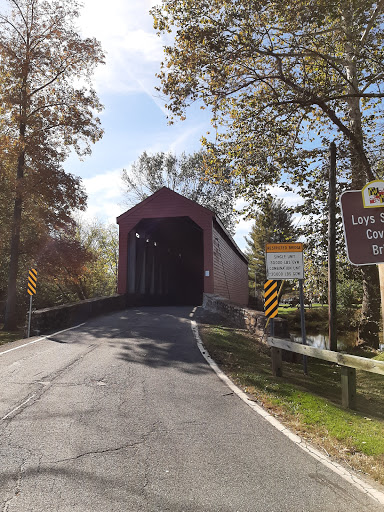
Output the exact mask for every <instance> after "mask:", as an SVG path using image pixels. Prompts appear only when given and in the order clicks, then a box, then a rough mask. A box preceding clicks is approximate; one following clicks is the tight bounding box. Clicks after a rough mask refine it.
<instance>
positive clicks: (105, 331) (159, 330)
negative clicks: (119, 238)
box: [48, 307, 210, 374]
mask: <svg viewBox="0 0 384 512" xmlns="http://www.w3.org/2000/svg"><path fill="white" fill-rule="evenodd" d="M192 311H193V308H191V307H140V308H132V309H128V310H126V311H119V312H118V313H114V314H112V315H107V316H104V317H99V318H97V319H94V320H91V321H89V322H87V323H86V324H85V325H84V326H83V327H81V328H79V329H76V330H73V331H67V332H65V333H60V334H57V335H52V336H49V338H48V339H50V340H51V341H55V342H56V343H82V344H89V343H92V342H95V340H99V341H102V342H105V343H108V344H109V346H110V347H111V348H117V349H118V356H117V357H118V358H119V359H120V360H123V361H127V362H129V363H131V364H141V365H145V366H149V367H151V368H164V367H170V366H171V367H173V368H175V369H178V370H180V371H182V372H185V373H189V374H200V373H206V372H209V371H210V370H209V367H208V365H207V364H206V362H205V360H204V359H203V357H202V356H201V354H200V351H199V350H198V348H197V347H196V342H195V339H194V337H193V334H192V330H191V323H190V322H191V318H192V316H193V313H192Z"/></svg>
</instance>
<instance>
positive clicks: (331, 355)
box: [267, 337, 384, 375]
mask: <svg viewBox="0 0 384 512" xmlns="http://www.w3.org/2000/svg"><path fill="white" fill-rule="evenodd" d="M267 343H268V345H269V346H270V347H276V348H281V349H284V350H288V351H290V352H296V353H297V354H304V355H306V356H309V357H315V358H317V359H323V360H324V361H331V362H332V363H336V364H340V365H342V366H349V367H350V368H356V369H358V370H364V371H366V372H371V373H378V374H380V375H384V361H376V360H375V359H368V358H366V357H359V356H352V355H350V354H342V353H340V352H333V351H332V350H323V349H321V348H315V347H310V346H309V345H301V344H300V343H294V342H293V341H290V340H286V339H282V338H270V337H268V340H267Z"/></svg>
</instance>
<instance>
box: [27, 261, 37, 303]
mask: <svg viewBox="0 0 384 512" xmlns="http://www.w3.org/2000/svg"><path fill="white" fill-rule="evenodd" d="M36 284H37V272H36V270H35V269H34V268H31V270H30V271H29V277H28V288H27V292H28V293H29V295H31V296H32V295H35V294H36Z"/></svg>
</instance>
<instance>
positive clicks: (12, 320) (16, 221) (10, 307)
mask: <svg viewBox="0 0 384 512" xmlns="http://www.w3.org/2000/svg"><path fill="white" fill-rule="evenodd" d="M21 212H22V200H21V198H17V199H15V206H14V210H13V224H12V237H11V258H10V263H9V274H8V288H7V302H6V306H5V321H4V330H5V331H14V330H16V329H17V312H16V282H17V272H18V268H19V248H20V228H21Z"/></svg>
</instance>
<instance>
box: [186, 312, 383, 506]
mask: <svg viewBox="0 0 384 512" xmlns="http://www.w3.org/2000/svg"><path fill="white" fill-rule="evenodd" d="M191 328H192V332H193V334H194V336H195V339H196V343H197V346H198V347H199V350H200V352H201V353H202V355H203V357H204V358H205V360H206V361H207V363H208V364H209V366H210V367H211V368H212V370H214V371H215V372H216V374H217V375H218V377H219V378H220V379H221V380H222V381H223V382H224V383H225V384H226V385H227V386H228V387H229V388H230V389H231V390H232V391H233V392H234V393H235V394H236V395H237V396H238V397H239V398H241V400H243V401H244V402H245V403H246V404H247V405H249V407H251V409H253V410H254V411H255V412H256V413H257V414H259V415H260V416H262V417H263V418H264V419H265V420H266V421H268V423H270V424H271V425H272V426H274V427H275V428H277V430H279V431H280V432H281V433H282V434H284V435H285V436H287V437H288V438H289V439H290V440H291V441H293V442H294V443H295V444H296V445H297V446H299V447H300V448H301V449H302V450H304V451H305V452H306V453H308V454H309V455H311V457H313V458H314V459H316V460H317V461H318V462H321V463H322V464H324V466H326V467H327V468H329V469H331V470H332V471H334V472H335V473H337V474H338V475H339V476H341V477H342V478H344V480H347V482H349V483H350V484H352V485H353V486H354V487H357V489H359V490H360V491H361V492H363V493H365V494H368V496H370V497H371V498H373V499H374V500H375V501H376V502H378V503H380V504H382V505H384V493H383V492H381V491H379V490H377V489H375V488H374V487H372V486H371V485H369V483H368V482H365V481H364V480H361V479H360V478H359V477H358V476H356V475H355V474H353V473H352V472H350V471H348V470H347V469H346V468H344V467H343V466H341V465H340V464H338V463H337V462H334V461H332V460H331V459H330V458H328V457H326V456H325V455H324V454H323V453H321V452H320V451H319V450H317V449H316V448H314V447H312V446H311V445H309V444H308V443H306V442H305V441H304V439H302V438H301V437H300V436H298V435H296V434H294V433H293V432H292V431H291V430H289V429H288V428H287V427H285V426H284V425H283V424H282V423H280V421H279V420H277V419H276V418H275V417H274V416H272V415H271V414H269V412H267V411H266V410H265V409H263V408H262V407H261V406H260V405H257V404H256V403H255V402H253V401H252V400H250V399H249V398H248V396H247V395H246V393H244V391H242V390H241V389H240V388H239V387H237V386H236V384H234V383H233V382H232V381H231V380H230V379H229V377H227V375H225V373H224V372H223V371H222V370H221V369H220V368H219V367H218V366H217V364H216V363H215V361H214V360H213V359H212V358H211V356H210V355H209V353H208V351H207V350H206V348H205V347H204V345H203V342H202V341H201V338H200V334H199V329H198V327H197V324H196V321H195V320H191Z"/></svg>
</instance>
